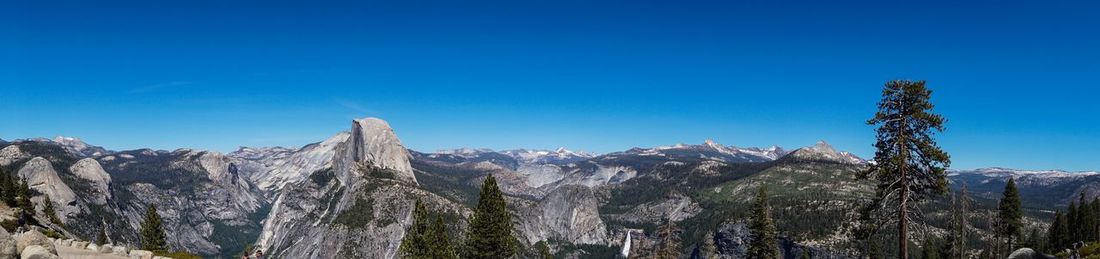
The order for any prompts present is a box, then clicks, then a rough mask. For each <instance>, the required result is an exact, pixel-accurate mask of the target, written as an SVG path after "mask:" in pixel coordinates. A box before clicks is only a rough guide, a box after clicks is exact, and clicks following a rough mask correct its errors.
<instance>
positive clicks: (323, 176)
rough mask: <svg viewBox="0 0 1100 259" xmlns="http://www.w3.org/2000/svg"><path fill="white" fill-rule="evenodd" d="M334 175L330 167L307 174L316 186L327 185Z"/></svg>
mask: <svg viewBox="0 0 1100 259" xmlns="http://www.w3.org/2000/svg"><path fill="white" fill-rule="evenodd" d="M335 177H336V173H335V172H333V171H332V167H326V168H325V169H321V170H317V171H316V172H313V173H312V174H309V180H311V181H313V183H314V184H317V186H325V185H328V182H329V181H332V179H333V178H335Z"/></svg>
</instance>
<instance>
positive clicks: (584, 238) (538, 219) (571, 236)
mask: <svg viewBox="0 0 1100 259" xmlns="http://www.w3.org/2000/svg"><path fill="white" fill-rule="evenodd" d="M510 202H511V203H513V204H523V203H521V202H519V201H516V200H512V201H510ZM599 204H600V201H599V199H598V198H597V195H596V193H595V190H593V189H592V188H590V187H586V186H582V185H569V186H563V187H560V188H558V189H556V190H555V191H553V192H551V193H549V194H547V195H546V197H544V198H543V199H542V200H540V201H538V202H537V203H535V204H533V206H530V207H526V208H522V209H520V212H519V213H518V214H519V217H517V220H519V224H518V226H516V228H517V229H518V230H519V232H520V233H521V234H522V235H523V236H524V238H525V239H526V241H527V243H529V244H534V243H536V242H539V241H543V240H561V241H566V242H570V243H574V244H606V243H608V241H609V240H608V234H607V226H606V225H604V222H603V220H601V219H600V213H599V210H598V208H599Z"/></svg>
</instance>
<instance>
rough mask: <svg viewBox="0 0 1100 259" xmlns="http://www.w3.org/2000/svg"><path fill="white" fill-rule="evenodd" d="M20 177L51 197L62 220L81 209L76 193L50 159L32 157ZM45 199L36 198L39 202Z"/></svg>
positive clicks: (32, 187) (22, 169)
mask: <svg viewBox="0 0 1100 259" xmlns="http://www.w3.org/2000/svg"><path fill="white" fill-rule="evenodd" d="M19 177H21V178H23V179H26V181H27V185H29V186H30V188H31V189H34V190H35V191H38V192H39V193H42V194H45V195H46V196H49V197H50V200H52V201H53V202H54V208H55V209H56V211H57V216H58V217H59V218H60V219H61V222H68V219H69V218H72V217H73V216H75V215H76V214H77V213H79V212H80V211H81V209H80V207H79V206H78V205H77V203H76V193H75V192H73V189H72V188H69V185H67V184H65V182H63V181H61V177H60V176H58V175H57V171H56V170H54V168H53V165H51V164H50V161H49V160H46V159H45V158H42V157H35V158H32V159H31V160H30V161H27V163H26V164H24V165H23V168H20V169H19ZM35 198H38V197H35ZM43 201H44V200H42V199H35V202H36V203H39V204H41V203H42V202H43Z"/></svg>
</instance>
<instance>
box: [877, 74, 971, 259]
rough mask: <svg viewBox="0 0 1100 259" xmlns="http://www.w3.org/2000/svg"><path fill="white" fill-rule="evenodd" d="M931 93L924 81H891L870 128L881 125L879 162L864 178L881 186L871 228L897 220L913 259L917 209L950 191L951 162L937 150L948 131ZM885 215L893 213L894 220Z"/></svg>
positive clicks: (902, 244)
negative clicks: (940, 136) (947, 170)
mask: <svg viewBox="0 0 1100 259" xmlns="http://www.w3.org/2000/svg"><path fill="white" fill-rule="evenodd" d="M931 97H932V91H931V90H929V89H928V88H926V87H925V82H924V81H908V80H904V81H903V80H897V81H890V82H887V83H886V85H885V86H884V87H883V90H882V100H881V101H880V102H879V103H878V112H876V113H875V116H874V118H872V119H870V120H868V121H867V124H870V125H877V126H878V129H877V130H876V142H875V149H876V151H875V159H874V160H875V161H876V162H877V163H876V164H873V165H871V166H870V167H869V169H868V170H867V171H864V172H861V173H860V174H859V178H860V179H868V178H871V179H874V180H876V181H877V182H878V184H877V186H876V187H877V192H876V194H877V195H876V197H875V198H874V199H873V201H872V202H871V204H868V207H867V208H869V209H866V210H864V212H865V213H875V214H876V215H878V216H879V217H877V219H876V220H875V221H873V222H871V224H872V225H873V226H879V225H883V224H886V223H887V222H897V226H898V232H897V233H898V242H897V244H898V250H897V251H899V253H900V257H901V258H908V257H909V255H908V254H909V248H908V247H909V224H911V221H912V220H913V219H914V218H913V216H914V211H913V210H911V208H912V206H915V204H916V203H919V202H920V201H922V200H924V199H926V198H927V197H929V196H932V195H938V194H942V193H944V192H946V191H947V176H946V173H945V168H947V167H948V166H950V164H951V159H950V157H949V156H948V154H947V153H946V152H944V151H943V150H942V149H940V147H939V146H937V144H936V141H935V139H934V136H935V134H936V133H939V132H943V130H944V127H943V124H944V122H945V119H944V118H943V117H942V116H940V115H938V114H935V113H933V111H932V109H933V108H934V105H932V102H931ZM886 215H894V216H893V217H889V216H886ZM864 236H869V235H864Z"/></svg>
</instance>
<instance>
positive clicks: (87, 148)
mask: <svg viewBox="0 0 1100 259" xmlns="http://www.w3.org/2000/svg"><path fill="white" fill-rule="evenodd" d="M45 141H51V142H54V143H57V144H59V145H61V146H62V147H64V148H65V149H66V150H68V151H69V152H73V153H74V154H77V155H81V156H99V155H105V154H107V153H109V151H107V149H105V148H103V147H99V146H93V145H88V143H85V142H84V141H83V140H80V138H76V137H66V136H60V135H58V136H56V137H54V138H53V139H50V140H45Z"/></svg>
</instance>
